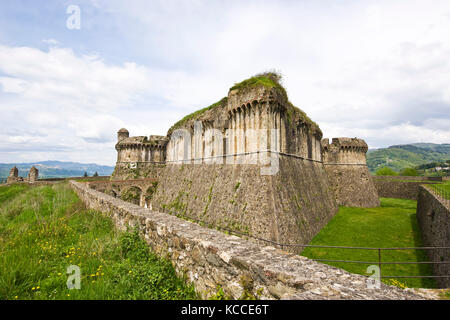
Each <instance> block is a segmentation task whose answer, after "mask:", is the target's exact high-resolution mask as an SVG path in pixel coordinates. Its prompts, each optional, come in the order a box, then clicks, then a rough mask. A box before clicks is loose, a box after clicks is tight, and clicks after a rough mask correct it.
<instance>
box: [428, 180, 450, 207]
mask: <svg viewBox="0 0 450 320" xmlns="http://www.w3.org/2000/svg"><path fill="white" fill-rule="evenodd" d="M428 186H429V187H430V188H431V189H432V191H433V193H435V194H437V195H438V196H440V197H441V198H442V200H443V202H445V204H447V205H449V204H450V184H448V183H446V184H430V185H428Z"/></svg>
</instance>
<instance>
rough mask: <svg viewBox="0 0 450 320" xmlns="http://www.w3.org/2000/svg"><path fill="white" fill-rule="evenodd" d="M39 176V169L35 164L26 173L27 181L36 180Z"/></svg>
mask: <svg viewBox="0 0 450 320" xmlns="http://www.w3.org/2000/svg"><path fill="white" fill-rule="evenodd" d="M38 178H39V170H38V169H36V167H35V166H32V167H31V169H30V172H29V173H28V182H31V183H33V182H36V181H37V180H38Z"/></svg>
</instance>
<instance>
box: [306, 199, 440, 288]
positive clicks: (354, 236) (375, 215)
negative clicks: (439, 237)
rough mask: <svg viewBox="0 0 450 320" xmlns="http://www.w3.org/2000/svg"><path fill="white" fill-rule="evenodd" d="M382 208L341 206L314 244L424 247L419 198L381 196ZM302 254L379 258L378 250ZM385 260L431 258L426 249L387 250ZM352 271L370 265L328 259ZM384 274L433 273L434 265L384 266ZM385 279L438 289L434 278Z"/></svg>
mask: <svg viewBox="0 0 450 320" xmlns="http://www.w3.org/2000/svg"><path fill="white" fill-rule="evenodd" d="M380 200H381V206H380V207H379V208H349V207H340V209H339V212H338V213H337V214H336V216H335V217H334V218H333V219H332V220H331V221H330V222H329V223H328V225H327V226H325V227H324V228H323V229H322V230H321V231H320V232H319V233H318V234H317V235H316V236H315V237H314V239H313V240H312V241H311V243H310V244H312V245H333V246H351V247H377V248H378V247H381V248H388V247H421V246H423V245H422V241H421V237H420V233H419V228H418V224H417V220H416V205H417V203H416V201H412V200H404V199H391V198H381V199H380ZM302 255H304V256H306V257H309V258H313V259H332V260H353V261H378V251H377V250H357V249H332V248H306V249H305V250H304V251H303V252H302ZM381 261H383V262H388V261H411V262H412V261H416V262H417V261H429V260H428V258H427V256H426V254H425V252H424V251H423V250H401V251H399V250H395V251H394V250H385V251H382V253H381ZM327 263H328V264H330V265H334V266H336V267H339V268H342V269H345V270H347V271H349V272H353V273H359V274H364V275H369V274H368V273H366V270H367V267H368V266H369V264H356V263H342V262H327ZM381 273H382V276H414V275H433V274H432V269H431V265H425V264H424V265H417V264H403V265H382V267H381ZM395 280H396V281H393V280H391V279H384V280H383V282H385V283H388V284H395V285H398V286H407V287H410V288H415V287H421V288H435V287H436V283H435V281H434V280H433V279H412V278H409V279H405V278H398V279H395Z"/></svg>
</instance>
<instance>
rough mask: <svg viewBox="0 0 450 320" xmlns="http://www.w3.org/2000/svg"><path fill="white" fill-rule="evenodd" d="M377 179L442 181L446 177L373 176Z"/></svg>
mask: <svg viewBox="0 0 450 320" xmlns="http://www.w3.org/2000/svg"><path fill="white" fill-rule="evenodd" d="M372 177H373V179H377V180H388V181H391V180H403V181H405V180H409V181H434V182H436V181H437V182H439V181H442V180H443V178H445V177H423V176H372Z"/></svg>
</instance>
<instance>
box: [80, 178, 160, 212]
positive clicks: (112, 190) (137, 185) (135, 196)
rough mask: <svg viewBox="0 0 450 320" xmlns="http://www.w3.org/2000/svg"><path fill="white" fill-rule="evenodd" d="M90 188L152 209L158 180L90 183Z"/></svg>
mask: <svg viewBox="0 0 450 320" xmlns="http://www.w3.org/2000/svg"><path fill="white" fill-rule="evenodd" d="M88 185H89V187H90V188H92V189H94V190H97V191H101V192H104V193H106V194H109V195H111V196H113V197H115V198H120V199H122V200H126V201H129V202H132V203H134V204H137V205H139V206H141V207H144V208H150V209H151V200H152V197H153V194H154V193H155V191H156V187H157V186H158V180H157V179H132V180H108V181H90V182H88Z"/></svg>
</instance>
